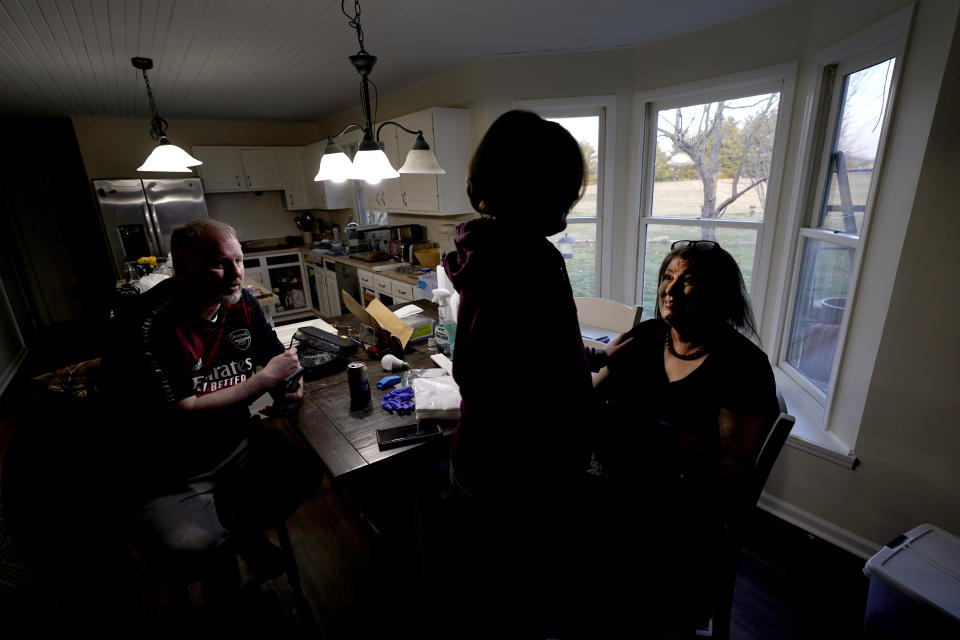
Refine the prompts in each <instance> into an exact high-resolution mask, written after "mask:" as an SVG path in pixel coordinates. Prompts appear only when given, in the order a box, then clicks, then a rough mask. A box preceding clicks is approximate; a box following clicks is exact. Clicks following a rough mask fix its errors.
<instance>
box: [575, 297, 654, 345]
mask: <svg viewBox="0 0 960 640" xmlns="http://www.w3.org/2000/svg"><path fill="white" fill-rule="evenodd" d="M573 301H574V302H575V303H576V304H577V319H578V320H579V321H580V326H581V327H583V328H584V329H585V330H587V331H589V332H591V333H594V332H595V330H597V329H600V330H606V331H608V332H609V333H610V334H612V335H610V339H611V340H613V339H614V338H616V337H617V336H618V335H620V334H621V333H624V332H626V331H629V330H630V329H632V328H633V327H634V325H636V324H637V323H638V322H640V314H641V313H642V312H643V307H640V306H637V305H627V304H623V303H621V302H616V301H614V300H607V299H606V298H586V297H585V298H574V299H573ZM590 330H594V331H590ZM583 344H584V345H585V346H588V347H597V348H599V349H602V348H604V347H605V346H606V344H604V343H603V342H600V341H597V340H592V339H590V338H587V337H584V339H583Z"/></svg>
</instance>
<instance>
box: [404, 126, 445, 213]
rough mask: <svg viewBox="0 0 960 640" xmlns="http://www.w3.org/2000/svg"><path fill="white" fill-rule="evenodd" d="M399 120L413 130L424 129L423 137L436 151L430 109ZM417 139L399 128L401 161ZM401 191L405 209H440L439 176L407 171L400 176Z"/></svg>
mask: <svg viewBox="0 0 960 640" xmlns="http://www.w3.org/2000/svg"><path fill="white" fill-rule="evenodd" d="M399 122H400V124H402V125H403V126H405V127H406V128H408V129H412V130H413V131H423V139H424V140H426V142H427V144H428V145H430V149H432V150H434V153H436V151H435V150H436V146H437V145H436V141H435V140H434V133H433V114H432V113H431V112H430V111H424V112H422V113H418V114H415V115H412V116H408V117H406V118H404V119H403V120H402V121H399ZM394 128H396V127H394ZM416 139H417V138H416V136H414V135H412V134H409V133H407V132H406V131H404V130H403V129H398V130H397V144H398V147H399V151H400V153H401V162H403V161H405V160H406V155H407V152H408V151H410V148H411V147H413V143H414V142H415V141H416ZM401 166H402V165H401ZM441 166H442V165H441ZM400 191H401V199H402V201H403V208H404V209H405V210H407V211H430V212H433V213H435V212H439V211H440V191H439V189H438V187H437V176H435V175H431V174H413V173H405V174H403V175H401V176H400Z"/></svg>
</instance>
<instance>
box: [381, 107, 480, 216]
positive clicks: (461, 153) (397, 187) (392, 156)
mask: <svg viewBox="0 0 960 640" xmlns="http://www.w3.org/2000/svg"><path fill="white" fill-rule="evenodd" d="M392 120H393V121H394V122H398V123H400V124H402V125H403V126H405V127H407V128H408V129H411V130H413V131H423V138H424V140H426V141H427V144H429V145H430V148H431V149H432V150H433V152H434V153H435V154H436V156H437V160H438V161H439V162H440V166H442V167H443V168H444V169H445V170H446V173H445V174H439V175H429V174H427V175H425V174H403V175H401V176H400V177H399V178H394V179H391V180H383V181H382V182H380V183H378V184H376V185H370V184H364V197H365V199H366V205H367V208H368V209H385V210H387V211H392V212H396V213H416V214H419V215H458V214H462V213H470V212H472V211H473V208H472V207H471V206H470V201H469V200H468V199H467V195H466V189H465V188H464V176H466V175H467V169H468V166H469V164H470V155H471V153H472V142H471V138H470V117H469V112H468V111H467V110H466V109H447V108H434V109H427V110H425V111H419V112H417V113H412V114H408V115H405V116H402V117H399V118H392ZM414 141H416V136H415V135H413V134H410V133H407V132H406V131H404V130H403V129H400V128H398V127H394V126H387V127H384V128H383V129H382V130H381V131H380V142H382V143H383V151H384V153H386V154H387V158H388V159H389V160H390V164H392V165H393V168H394V169H399V168H400V167H401V166H403V163H404V162H405V161H406V158H407V153H408V152H409V151H410V148H411V147H412V146H413V143H414Z"/></svg>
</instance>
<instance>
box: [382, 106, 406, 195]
mask: <svg viewBox="0 0 960 640" xmlns="http://www.w3.org/2000/svg"><path fill="white" fill-rule="evenodd" d="M398 130H399V131H400V133H403V130H401V129H397V127H394V126H393V125H389V126H386V127H384V128H383V129H382V130H381V131H380V142H382V143H383V152H384V153H385V154H387V159H388V160H389V161H390V165H391V166H392V167H393V168H394V169H399V168H400V167H401V166H403V159H404V158H406V153H404V154H403V157H401V156H400V147H399V142H398V140H397V131H398ZM380 189H381V190H382V191H383V201H384V207H385V208H386V210H387V211H403V210H404V209H405V208H406V207H405V206H404V204H403V194H402V189H401V188H400V178H390V179H389V180H381V181H380Z"/></svg>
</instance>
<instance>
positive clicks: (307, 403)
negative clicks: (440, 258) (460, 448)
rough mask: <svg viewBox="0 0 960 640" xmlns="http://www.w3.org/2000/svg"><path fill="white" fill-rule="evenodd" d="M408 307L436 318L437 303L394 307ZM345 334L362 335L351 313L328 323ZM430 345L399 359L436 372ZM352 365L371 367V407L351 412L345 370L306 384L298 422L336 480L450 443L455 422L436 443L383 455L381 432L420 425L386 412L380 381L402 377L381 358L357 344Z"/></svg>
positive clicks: (418, 346) (416, 347) (408, 417)
mask: <svg viewBox="0 0 960 640" xmlns="http://www.w3.org/2000/svg"><path fill="white" fill-rule="evenodd" d="M408 304H414V305H416V306H419V307H420V308H421V309H422V310H423V313H422V315H424V316H426V317H428V318H431V319H433V320H436V319H437V305H436V304H435V303H433V302H427V301H425V300H418V301H416V302H413V303H403V304H396V305H393V306H391V307H390V308H391V309H393V310H396V309H399V308H401V307H403V306H406V305H408ZM330 324H332V325H334V326H335V327H337V329H338V330H339V331H340V332H341V333H342V334H346V332H347V329H348V328H349V329H353V331H354V335H356V334H357V333H358V329H359V327H360V323H359V321H358V320H357V319H356V318H355V317H353V316H352V315H345V316H340V317H338V318H334V319H333V320H331V321H330ZM430 355H431V353H430V352H429V351H428V349H427V343H426V341H424V342H421V343H419V344H415V345H407V352H406V353H403V354H402V355H401V356H399V357H400V358H401V359H402V360H404V361H406V362H407V364H409V365H410V368H411V369H423V368H436V367H437V365H436V364H435V363H434V362H433V361H432V360H431V359H430ZM347 360H348V361H359V362H363V363H364V364H366V365H367V369H366V373H367V379H368V380H369V382H370V404H369V405H367V406H366V407H364V408H363V409H358V410H356V411H350V388H349V385H348V383H347V372H346V371H341V372H339V373H336V374H334V375H330V376H327V377H324V378H319V379H317V380H309V379H308V380H307V381H306V382H305V384H304V387H303V404H302V406H301V407H300V412H299V415H298V416H297V418H298V419H297V423H298V427H299V430H300V432H301V433H302V434H303V437H304V438H305V439H306V440H307V442H309V443H310V446H311V447H312V448H313V450H314V451H315V452H316V453H317V455H318V456H319V457H320V459H321V460H322V461H323V464H324V466H326V469H327V471H328V472H329V473H330V476H331V478H332V479H333V480H334V481H340V480H342V479H344V478H345V477H347V476H350V475H352V474H357V473H358V472H361V471H363V470H365V469H367V468H368V467H371V466H381V465H383V464H384V463H385V462H386V461H387V460H389V459H390V458H393V457H395V456H408V455H410V452H411V450H414V449H418V448H424V447H425V445H429V444H431V443H434V444H436V442H437V441H443V440H446V439H447V436H449V435H450V434H451V433H452V430H453V426H454V425H453V423H449V424H447V425H445V429H444V433H445V436H444V437H442V438H435V439H433V440H427V441H421V442H418V443H413V444H410V445H404V446H400V447H396V448H393V449H386V450H383V451H381V450H380V448H379V446H378V445H377V429H379V428H382V427H395V426H400V425H404V424H410V423H413V422H415V421H416V416H415V414H414V413H410V414H408V415H397V414H396V413H390V412H388V411H386V410H384V409H383V408H382V406H381V399H382V398H383V396H385V395H386V394H387V393H389V392H390V391H391V390H392V389H396V388H398V386H394V387H391V388H390V389H384V390H380V389H377V386H376V385H377V381H378V380H380V379H381V378H383V377H384V376H388V375H393V374H394V373H396V374H397V375H402V372H391V371H384V370H383V368H382V367H381V365H380V358H371V357H370V356H368V355H367V353H366V352H365V351H363V350H361V349H360V348H359V346H358V348H357V351H356V352H354V353H353V354H352V355H351V356H348V358H347Z"/></svg>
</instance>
